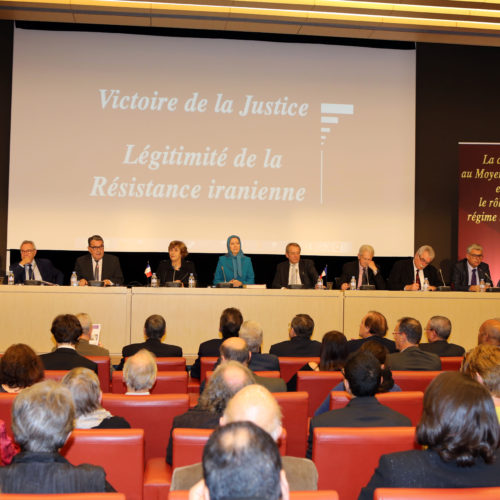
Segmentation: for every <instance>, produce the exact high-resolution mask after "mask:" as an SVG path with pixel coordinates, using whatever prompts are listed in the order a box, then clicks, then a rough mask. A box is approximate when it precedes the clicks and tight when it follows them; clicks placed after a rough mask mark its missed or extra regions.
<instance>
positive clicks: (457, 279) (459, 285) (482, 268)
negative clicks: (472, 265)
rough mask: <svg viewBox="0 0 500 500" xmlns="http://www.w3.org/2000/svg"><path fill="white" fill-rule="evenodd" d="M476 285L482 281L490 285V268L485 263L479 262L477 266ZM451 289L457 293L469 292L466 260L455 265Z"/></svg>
mask: <svg viewBox="0 0 500 500" xmlns="http://www.w3.org/2000/svg"><path fill="white" fill-rule="evenodd" d="M477 275H478V276H477V284H478V285H479V281H480V280H481V279H484V281H485V282H488V283H491V281H492V280H491V274H490V267H489V266H488V264H486V262H481V264H479V266H477ZM451 283H452V284H453V289H454V290H457V291H459V292H467V291H468V290H469V271H468V269H467V259H462V260H460V261H458V262H457V263H456V264H455V267H454V268H453V274H452V277H451Z"/></svg>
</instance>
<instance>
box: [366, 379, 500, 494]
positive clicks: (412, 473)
mask: <svg viewBox="0 0 500 500" xmlns="http://www.w3.org/2000/svg"><path fill="white" fill-rule="evenodd" d="M417 441H418V443H419V444H420V445H422V446H423V447H424V448H423V449H422V450H409V451H403V452H399V453H390V454H389V455H382V457H381V458H380V462H379V465H378V467H377V469H376V470H375V473H374V474H373V476H372V478H371V480H370V482H369V483H368V485H367V486H366V487H365V488H363V489H362V491H361V494H360V496H359V500H372V499H373V492H374V491H375V488H475V487H486V486H491V487H493V486H496V487H498V486H500V460H499V459H500V456H499V451H498V445H499V426H498V419H497V415H496V413H495V408H494V406H493V402H492V399H491V396H490V394H489V393H488V391H487V390H486V389H485V388H484V387H483V386H481V384H479V383H478V382H476V381H475V380H471V379H470V378H468V377H467V376H465V375H464V374H462V373H459V372H444V373H442V374H440V375H439V376H437V377H436V378H435V379H434V380H433V381H432V382H431V384H430V385H429V387H428V388H427V390H426V391H425V395H424V408H423V414H422V418H421V419H420V422H419V424H418V426H417Z"/></svg>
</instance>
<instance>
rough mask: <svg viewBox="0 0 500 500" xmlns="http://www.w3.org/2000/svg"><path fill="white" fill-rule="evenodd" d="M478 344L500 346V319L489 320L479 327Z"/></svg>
mask: <svg viewBox="0 0 500 500" xmlns="http://www.w3.org/2000/svg"><path fill="white" fill-rule="evenodd" d="M477 343H478V344H491V345H496V346H500V319H498V318H493V319H487V320H486V321H485V322H484V323H483V324H482V325H481V326H480V327H479V333H478V336H477Z"/></svg>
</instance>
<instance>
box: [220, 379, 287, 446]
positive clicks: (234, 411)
mask: <svg viewBox="0 0 500 500" xmlns="http://www.w3.org/2000/svg"><path fill="white" fill-rule="evenodd" d="M281 418H282V416H281V409H280V406H279V404H278V402H277V401H276V398H275V397H274V396H273V395H272V394H271V393H270V392H269V391H268V390H267V389H266V388H265V387H264V386H262V385H258V384H252V385H248V386H246V387H244V388H243V389H241V390H240V391H238V392H237V393H236V394H235V395H234V396H233V397H232V398H231V400H230V401H229V403H228V404H227V407H226V410H225V411H224V417H223V422H222V421H221V424H222V423H224V425H225V424H229V423H231V422H244V421H248V422H253V423H254V424H255V425H258V426H259V427H260V428H261V429H264V430H265V431H266V432H268V433H269V434H270V435H271V437H272V438H273V439H274V440H275V441H277V440H278V438H279V437H280V434H281V430H282V427H281Z"/></svg>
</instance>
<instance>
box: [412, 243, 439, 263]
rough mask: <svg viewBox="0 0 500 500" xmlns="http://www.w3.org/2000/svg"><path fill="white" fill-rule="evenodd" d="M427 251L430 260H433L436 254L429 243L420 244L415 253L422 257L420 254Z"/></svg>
mask: <svg viewBox="0 0 500 500" xmlns="http://www.w3.org/2000/svg"><path fill="white" fill-rule="evenodd" d="M425 252H427V253H428V254H429V257H430V258H431V260H434V257H435V256H436V252H435V251H434V248H432V247H431V246H430V245H422V246H421V247H420V248H419V249H418V250H417V253H418V255H419V256H420V257H422V254H423V253H425Z"/></svg>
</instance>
